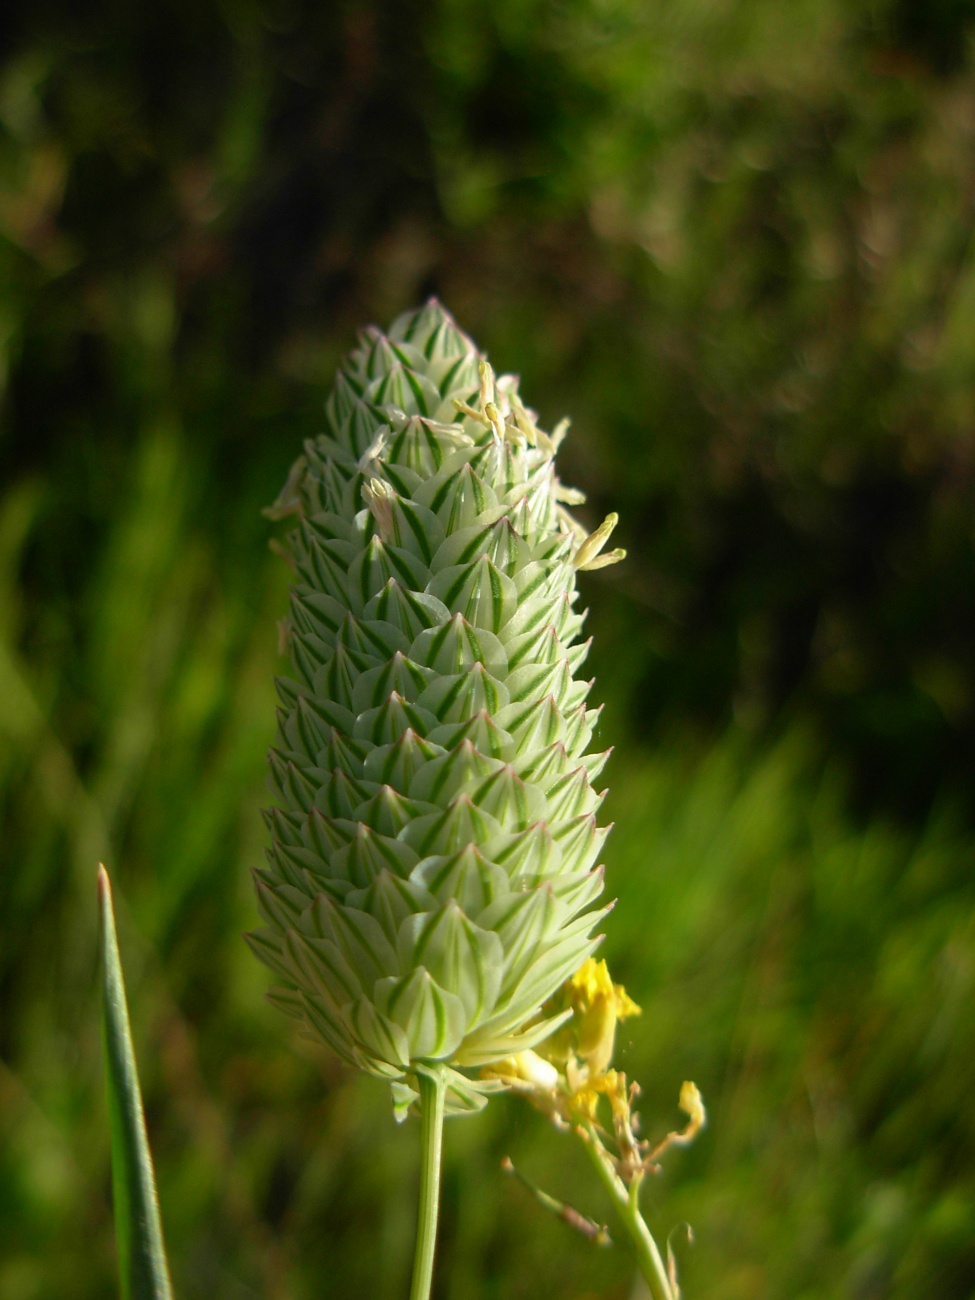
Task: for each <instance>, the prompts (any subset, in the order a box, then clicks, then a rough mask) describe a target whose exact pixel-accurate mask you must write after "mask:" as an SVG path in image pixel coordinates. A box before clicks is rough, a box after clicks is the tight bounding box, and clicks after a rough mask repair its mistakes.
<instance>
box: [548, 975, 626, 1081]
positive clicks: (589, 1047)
mask: <svg viewBox="0 0 975 1300" xmlns="http://www.w3.org/2000/svg"><path fill="white" fill-rule="evenodd" d="M551 1009H552V1010H553V1011H555V1012H558V1011H562V1010H565V1009H570V1010H571V1011H572V1018H571V1019H570V1020H569V1022H568V1023H567V1024H566V1025H565V1026H564V1028H562V1029H561V1030H559V1032H558V1033H557V1034H555V1035H554V1036H553V1037H552V1038H551V1039H550V1040H549V1041H548V1042H547V1043H545V1044H543V1046H542V1047H541V1049H540V1050H541V1051H542V1052H543V1054H544V1055H545V1056H547V1057H548V1058H549V1060H551V1061H554V1062H556V1064H560V1065H567V1064H569V1063H570V1062H571V1058H572V1057H578V1058H580V1060H581V1062H582V1064H583V1067H584V1072H585V1077H586V1079H587V1080H591V1079H594V1078H597V1077H598V1076H599V1075H602V1074H605V1072H606V1070H607V1069H608V1068H609V1063H610V1061H612V1059H613V1046H614V1043H615V1040H616V1024H617V1021H619V1020H625V1019H626V1018H627V1017H628V1016H638V1015H640V1014H641V1010H640V1008H639V1007H638V1006H637V1004H636V1003H635V1002H634V1001H633V999H632V998H631V997H630V996H629V994H628V993H627V992H626V989H624V987H623V985H622V984H614V983H613V981H612V978H611V977H610V973H609V967H608V966H607V965H606V963H605V962H604V961H596V959H595V958H594V957H587V958H586V960H585V961H584V962H583V964H582V965H581V966H580V967H579V969H578V970H577V971H576V973H575V974H574V975H573V976H572V978H571V979H569V980H567V981H566V983H565V984H564V985H563V986H562V988H561V989H560V990H559V992H558V993H557V994H556V996H555V998H554V999H553V1005H552V1008H551Z"/></svg>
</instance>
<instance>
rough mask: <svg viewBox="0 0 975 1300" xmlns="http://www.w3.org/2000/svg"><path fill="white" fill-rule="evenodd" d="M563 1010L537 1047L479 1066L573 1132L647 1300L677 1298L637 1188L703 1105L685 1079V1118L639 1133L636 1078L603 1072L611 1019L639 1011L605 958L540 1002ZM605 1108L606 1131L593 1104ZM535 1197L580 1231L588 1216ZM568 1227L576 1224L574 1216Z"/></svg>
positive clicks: (679, 1142)
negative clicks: (622, 1233)
mask: <svg viewBox="0 0 975 1300" xmlns="http://www.w3.org/2000/svg"><path fill="white" fill-rule="evenodd" d="M565 1008H567V1009H568V1010H569V1012H570V1017H569V1019H568V1021H567V1022H566V1023H565V1024H564V1025H563V1027H562V1028H561V1029H560V1030H559V1031H558V1032H557V1033H556V1034H554V1035H552V1037H551V1038H549V1039H548V1040H547V1041H546V1042H545V1043H543V1044H542V1045H541V1046H540V1047H539V1049H538V1051H537V1052H535V1051H526V1052H519V1053H517V1054H516V1055H514V1056H511V1057H508V1058H507V1059H506V1060H503V1061H498V1062H496V1063H494V1064H493V1065H491V1066H489V1067H488V1068H487V1070H486V1073H487V1074H488V1075H489V1076H490V1077H492V1078H499V1079H501V1080H503V1081H504V1083H505V1084H506V1085H507V1086H508V1087H509V1088H511V1089H512V1090H513V1091H516V1092H519V1093H521V1095H522V1096H524V1097H526V1098H527V1099H528V1100H529V1101H531V1103H532V1104H533V1105H534V1106H535V1107H536V1109H538V1110H540V1111H541V1112H542V1113H543V1114H544V1115H546V1116H547V1118H549V1119H550V1120H551V1121H552V1122H553V1123H554V1124H555V1125H556V1127H558V1128H560V1129H563V1130H568V1131H571V1132H572V1133H574V1134H575V1135H576V1137H578V1138H579V1139H580V1140H581V1142H582V1144H583V1147H584V1148H585V1151H586V1154H587V1155H588V1157H589V1159H590V1161H591V1162H592V1164H593V1167H594V1168H595V1170H596V1173H597V1174H598V1176H599V1180H600V1182H601V1183H602V1184H603V1186H604V1188H605V1189H606V1191H607V1192H608V1194H609V1197H610V1200H611V1201H612V1202H613V1205H614V1207H615V1209H616V1212H617V1214H618V1215H619V1218H620V1221H621V1222H622V1224H623V1227H624V1228H625V1230H626V1233H627V1235H628V1236H629V1238H630V1244H631V1247H632V1250H633V1255H634V1259H635V1261H636V1264H637V1267H638V1268H639V1270H640V1272H641V1274H642V1275H643V1277H644V1279H645V1281H646V1283H647V1285H648V1287H649V1289H650V1294H651V1296H652V1297H653V1300H679V1296H680V1288H679V1287H678V1285H677V1269H676V1264H675V1261H674V1258H673V1255H672V1253H671V1250H670V1245H669V1242H668V1246H667V1262H666V1264H665V1263H664V1259H663V1257H662V1255H661V1253H660V1249H659V1247H658V1246H657V1243H656V1242H655V1241H654V1238H653V1234H652V1233H651V1232H650V1229H649V1228H648V1227H647V1224H646V1221H645V1220H644V1218H643V1215H642V1213H641V1211H640V1189H641V1187H642V1186H643V1181H644V1179H645V1177H646V1175H647V1174H648V1173H657V1172H659V1169H660V1166H659V1163H658V1161H659V1158H660V1157H661V1156H662V1155H663V1154H664V1152H665V1151H667V1150H668V1149H669V1148H670V1147H672V1146H686V1145H687V1143H689V1142H691V1141H693V1139H694V1138H695V1137H696V1136H697V1134H698V1133H699V1132H700V1130H701V1129H702V1128H703V1126H704V1123H705V1113H704V1103H703V1102H702V1100H701V1094H700V1093H699V1092H698V1090H697V1087H696V1086H695V1085H694V1084H693V1083H685V1084H684V1085H683V1086H682V1088H681V1092H680V1107H681V1109H682V1110H683V1111H684V1112H685V1114H686V1115H687V1116H688V1123H687V1125H686V1126H685V1127H684V1128H683V1129H681V1130H679V1131H675V1132H672V1133H668V1134H667V1136H666V1137H665V1138H663V1140H662V1141H660V1142H658V1143H657V1144H656V1145H655V1146H651V1144H650V1143H649V1142H647V1141H646V1140H644V1139H641V1138H640V1137H639V1136H638V1133H639V1116H638V1115H637V1114H636V1112H635V1111H634V1109H633V1103H634V1101H635V1100H636V1098H637V1096H638V1095H639V1091H640V1090H639V1087H638V1085H637V1084H636V1083H630V1084H628V1083H627V1079H626V1075H625V1074H622V1073H620V1072H619V1071H618V1070H614V1069H611V1068H610V1066H611V1062H612V1058H613V1048H614V1046H615V1040H616V1026H617V1024H618V1022H619V1021H620V1020H623V1019H626V1018H627V1017H629V1016H638V1015H640V1014H641V1011H640V1008H639V1007H638V1006H637V1005H636V1003H635V1002H634V1001H633V1000H632V998H630V997H629V996H628V994H627V992H626V990H625V989H624V988H623V986H622V985H621V984H614V983H613V981H612V979H611V978H610V974H609V969H608V967H607V965H606V963H605V962H604V961H600V962H597V961H594V960H593V959H592V958H591V957H590V958H588V959H587V960H586V961H585V962H584V963H583V965H582V966H581V967H580V969H579V970H578V971H576V973H575V975H573V976H572V978H571V979H569V980H567V981H566V983H565V984H564V985H563V987H562V988H561V989H560V990H559V992H558V994H557V995H556V996H555V998H553V999H552V1000H551V1002H550V1003H549V1004H548V1005H547V1006H546V1007H545V1008H543V1013H548V1014H552V1013H553V1012H557V1011H558V1010H559V1009H565ZM607 1105H608V1109H609V1116H608V1119H609V1125H610V1127H609V1129H607V1128H606V1127H605V1125H604V1123H603V1122H602V1117H601V1110H602V1111H605V1109H606V1107H607ZM533 1191H534V1194H535V1196H536V1199H539V1200H541V1201H542V1203H543V1204H545V1203H546V1201H551V1203H552V1205H553V1206H559V1213H560V1217H562V1218H563V1219H565V1220H566V1221H567V1222H569V1223H575V1221H576V1220H579V1221H581V1222H582V1225H583V1231H585V1233H586V1235H587V1236H590V1237H593V1236H594V1234H593V1233H592V1232H591V1231H590V1230H589V1227H588V1226H587V1225H591V1221H589V1220H586V1219H585V1218H584V1216H581V1215H579V1214H578V1213H577V1212H575V1211H571V1210H569V1209H568V1207H562V1206H560V1205H559V1203H558V1202H555V1201H553V1200H552V1198H550V1197H546V1196H544V1194H542V1193H539V1192H538V1190H537V1189H533ZM575 1226H578V1224H577V1223H575Z"/></svg>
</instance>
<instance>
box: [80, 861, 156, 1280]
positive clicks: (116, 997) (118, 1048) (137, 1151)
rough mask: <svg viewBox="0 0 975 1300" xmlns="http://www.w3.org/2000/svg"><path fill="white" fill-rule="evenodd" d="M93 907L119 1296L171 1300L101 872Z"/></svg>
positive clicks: (107, 891)
mask: <svg viewBox="0 0 975 1300" xmlns="http://www.w3.org/2000/svg"><path fill="white" fill-rule="evenodd" d="M98 903H99V909H100V912H101V952H102V980H103V986H102V991H103V1005H104V1030H105V1063H106V1068H107V1074H108V1109H109V1122H110V1124H111V1132H112V1192H113V1198H114V1202H115V1230H116V1233H117V1235H118V1251H119V1274H120V1277H121V1283H122V1295H123V1297H125V1300H172V1294H173V1292H172V1286H171V1284H170V1281H169V1267H168V1265H167V1263H166V1251H165V1247H164V1246H163V1235H162V1223H161V1221H160V1218H159V1202H158V1200H157V1198H156V1181H155V1178H154V1176H153V1171H152V1156H151V1155H150V1153H149V1140H148V1138H147V1136H146V1124H145V1118H144V1116H143V1113H142V1094H141V1093H140V1091H139V1077H138V1075H137V1074H136V1069H135V1052H134V1050H133V1048H132V1035H131V1032H130V1030H129V1010H128V1006H127V1004H126V1001H125V985H124V983H123V981H122V963H121V961H120V959H119V951H118V937H117V935H116V933H115V913H114V911H113V909H112V888H111V885H110V883H109V879H108V872H107V871H106V870H105V868H104V867H99V869H98Z"/></svg>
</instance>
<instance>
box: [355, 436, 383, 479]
mask: <svg viewBox="0 0 975 1300" xmlns="http://www.w3.org/2000/svg"><path fill="white" fill-rule="evenodd" d="M388 435H389V426H388V425H385V424H384V425H383V426H382V428H381V429H380V430H379V432H378V433H377V434H376V436H375V438H373V440H372V442H371V443H370V444H369V446H368V447H367V448H366V449H365V451H364V452H363V453H362V455H361V456H360V457H359V460H358V465H359V469H360V470H361V471H362V473H363V474H365V473H366V471H367V470H368V469H369V466H370V465H371V464H372V462H373V461H374V460H378V459H379V457H380V456H381V455H382V454H383V451H384V449H385V447H386V439H387V437H388Z"/></svg>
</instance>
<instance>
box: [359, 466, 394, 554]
mask: <svg viewBox="0 0 975 1300" xmlns="http://www.w3.org/2000/svg"><path fill="white" fill-rule="evenodd" d="M362 499H363V500H364V501H365V503H366V505H367V506H368V507H369V512H370V514H371V515H372V517H373V519H375V521H376V527H377V528H378V529H379V536H380V537H381V538H382V539H383V541H384V542H391V541H393V534H394V532H395V524H394V521H393V502H394V501H395V499H396V493H395V492H394V491H393V489H392V488H391V487H390V485H389V484H388V483H384V482H383V480H382V479H381V478H371V479H370V480H369V482H368V483H364V484H363V487H362Z"/></svg>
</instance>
